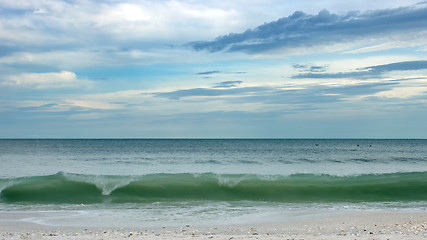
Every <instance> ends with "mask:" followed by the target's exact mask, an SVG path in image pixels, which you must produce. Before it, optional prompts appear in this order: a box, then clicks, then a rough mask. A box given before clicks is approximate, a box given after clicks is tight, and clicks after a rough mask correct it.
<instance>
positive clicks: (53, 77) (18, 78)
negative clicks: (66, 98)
mask: <svg viewBox="0 0 427 240" xmlns="http://www.w3.org/2000/svg"><path fill="white" fill-rule="evenodd" d="M3 84H4V85H8V86H16V87H24V88H34V89H48V88H80V87H89V86H91V85H92V83H91V82H90V81H88V80H81V79H78V78H77V76H76V74H75V73H73V72H69V71H61V72H48V73H22V74H19V75H14V76H9V77H6V81H4V82H3Z"/></svg>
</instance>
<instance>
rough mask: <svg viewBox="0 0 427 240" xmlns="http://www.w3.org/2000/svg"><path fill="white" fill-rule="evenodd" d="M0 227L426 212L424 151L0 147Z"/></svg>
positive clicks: (238, 144)
mask: <svg viewBox="0 0 427 240" xmlns="http://www.w3.org/2000/svg"><path fill="white" fill-rule="evenodd" d="M0 191H1V193H0V222H1V221H15V222H16V223H17V224H19V223H20V222H33V223H37V224H42V225H51V226H75V227H152V226H157V227H158V226H175V225H177V226H179V225H186V224H192V225H194V224H196V225H203V224H206V225H211V224H240V223H255V222H261V221H264V222H265V221H288V220H294V219H299V218H307V217H315V216H317V215H322V216H323V215H325V214H334V213H335V212H337V211H336V210H340V211H342V210H346V211H363V210H370V211H372V210H384V209H386V210H394V209H399V210H403V211H405V210H417V211H426V210H427V140H360V139H353V140H350V139H348V140H315V139H311V140H302V139H301V140H293V139H283V140H282V139H120V140H118V139H93V140H80V139H76V140H73V139H67V140H59V139H49V140H47V139H45V140H37V139H31V140H0Z"/></svg>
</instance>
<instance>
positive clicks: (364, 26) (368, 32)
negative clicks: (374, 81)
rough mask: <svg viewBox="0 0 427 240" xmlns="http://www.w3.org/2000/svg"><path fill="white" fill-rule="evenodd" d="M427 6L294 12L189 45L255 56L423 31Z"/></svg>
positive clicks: (196, 48)
mask: <svg viewBox="0 0 427 240" xmlns="http://www.w3.org/2000/svg"><path fill="white" fill-rule="evenodd" d="M426 16H427V8H426V7H424V8H423V7H419V8H415V7H401V8H396V9H385V10H377V11H368V12H364V13H359V12H348V13H347V14H345V15H338V14H331V13H329V12H328V11H327V10H323V11H321V12H319V14H317V15H308V14H306V13H304V12H300V11H297V12H295V13H294V14H292V15H290V16H289V17H284V18H281V19H279V20H277V21H274V22H270V23H265V24H263V25H261V26H259V27H257V28H255V29H248V30H246V31H245V32H243V33H230V34H228V35H225V36H220V37H218V38H216V39H215V40H213V41H197V42H191V43H189V44H188V45H189V46H190V47H192V48H193V49H195V50H197V51H199V50H207V51H209V52H218V51H242V52H247V53H258V52H262V51H266V50H271V49H276V48H295V47H310V46H316V45H319V44H331V43H340V42H348V41H354V40H355V39H362V38H363V39H366V38H367V37H374V36H381V37H383V36H385V35H390V34H401V33H405V34H407V33H409V32H418V31H420V30H422V31H424V30H425V26H427V17H426Z"/></svg>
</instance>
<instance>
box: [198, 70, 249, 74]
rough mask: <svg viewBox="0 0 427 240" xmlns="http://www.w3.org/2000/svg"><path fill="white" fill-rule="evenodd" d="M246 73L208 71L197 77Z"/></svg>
mask: <svg viewBox="0 0 427 240" xmlns="http://www.w3.org/2000/svg"><path fill="white" fill-rule="evenodd" d="M245 73H246V72H221V71H207V72H198V73H196V75H214V74H245Z"/></svg>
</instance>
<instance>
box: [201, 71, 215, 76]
mask: <svg viewBox="0 0 427 240" xmlns="http://www.w3.org/2000/svg"><path fill="white" fill-rule="evenodd" d="M217 73H221V72H220V71H208V72H199V73H197V75H212V74H217Z"/></svg>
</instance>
